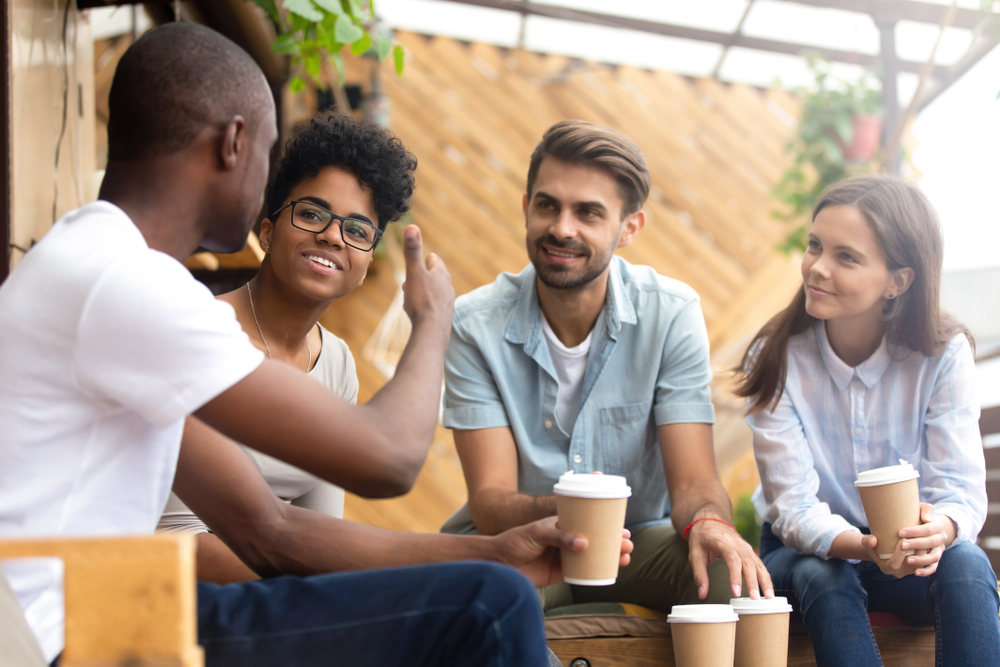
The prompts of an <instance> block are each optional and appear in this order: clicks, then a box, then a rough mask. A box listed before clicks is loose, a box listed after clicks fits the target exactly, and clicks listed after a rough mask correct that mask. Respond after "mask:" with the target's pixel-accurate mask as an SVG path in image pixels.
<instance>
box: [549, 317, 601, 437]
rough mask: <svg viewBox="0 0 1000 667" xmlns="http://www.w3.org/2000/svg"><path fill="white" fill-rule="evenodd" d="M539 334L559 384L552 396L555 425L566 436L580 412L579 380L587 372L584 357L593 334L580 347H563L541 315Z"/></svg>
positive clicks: (580, 382) (580, 384)
mask: <svg viewBox="0 0 1000 667" xmlns="http://www.w3.org/2000/svg"><path fill="white" fill-rule="evenodd" d="M542 330H543V331H544V332H545V338H546V340H548V342H549V355H550V356H551V357H552V365H553V366H555V369H556V378H557V379H558V380H559V392H558V393H557V394H556V424H557V425H558V426H559V429H560V430H561V431H562V432H563V433H565V434H567V435H569V434H570V433H572V431H573V424H575V423H576V416H577V413H578V412H579V411H580V394H581V392H582V391H583V376H584V373H586V371H587V355H589V354H590V339H591V337H592V336H593V335H594V332H593V330H591V332H590V333H589V334H587V337H586V338H585V339H584V340H583V342H582V343H580V344H579V345H577V346H576V347H566V346H565V345H563V344H562V342H561V341H560V340H559V338H558V337H557V336H556V334H555V332H554V331H552V327H551V326H549V321H548V320H546V319H545V315H544V314H542Z"/></svg>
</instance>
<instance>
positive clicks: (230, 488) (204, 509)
mask: <svg viewBox="0 0 1000 667" xmlns="http://www.w3.org/2000/svg"><path fill="white" fill-rule="evenodd" d="M174 491H175V492H176V493H177V495H178V496H179V497H180V498H181V500H183V501H184V503H185V504H187V506H188V507H189V508H191V510H192V511H193V512H195V513H196V514H197V515H198V516H199V517H200V518H201V519H202V520H203V521H204V522H205V524H206V525H208V526H209V528H210V529H211V530H212V531H213V532H214V533H215V534H216V535H217V536H218V537H219V538H220V539H221V540H222V541H223V542H224V543H225V545H226V546H228V547H229V548H230V549H231V550H232V551H233V552H234V553H235V554H236V555H237V556H238V557H239V558H240V559H241V560H242V561H243V562H245V563H246V564H247V565H248V566H249V567H250V568H251V569H252V570H253V571H254V572H255V573H256V574H258V575H260V576H273V575H277V574H298V575H309V574H316V573H321V572H335V571H343V570H361V569H369V568H378V567H394V566H402V565H413V564H418V563H436V562H446V561H454V560H467V559H477V560H493V561H497V562H500V563H504V564H506V565H509V566H511V567H516V568H517V569H519V570H521V571H522V572H523V573H524V574H525V575H527V576H528V577H529V578H530V579H531V580H532V582H533V583H535V585H536V586H545V585H548V584H550V583H555V582H558V581H560V580H561V579H562V572H561V570H560V567H559V548H565V549H570V550H572V551H580V550H582V549H584V548H586V539H585V538H582V537H579V536H576V535H573V534H571V533H567V532H565V531H560V530H558V529H557V528H556V527H555V519H554V518H551V519H548V520H546V521H541V522H535V523H532V524H529V525H527V526H522V527H520V528H518V529H516V530H512V531H508V532H506V533H504V534H503V535H499V536H496V537H486V536H460V535H441V534H425V533H402V532H395V531H388V530H382V529H379V528H374V527H372V526H366V525H362V524H357V523H352V522H350V521H344V520H342V519H335V518H332V517H328V516H325V515H323V514H319V513H317V512H312V511H310V510H305V509H302V508H298V507H294V506H292V505H287V504H286V503H283V502H281V501H280V500H279V499H278V498H277V497H276V496H275V495H274V494H273V493H272V492H271V490H270V488H268V486H267V483H266V482H265V481H264V479H263V478H262V477H261V476H260V473H259V472H258V471H257V470H256V469H255V468H254V467H253V465H252V464H251V463H250V462H249V461H248V460H247V458H246V456H245V455H243V453H242V452H241V451H240V450H239V448H238V447H237V445H236V444H235V443H233V442H232V441H230V440H228V439H226V438H224V437H222V436H221V435H220V434H219V433H217V432H215V431H214V430H212V429H211V428H209V427H207V426H206V425H205V424H203V423H201V422H200V421H198V420H197V419H195V418H188V421H187V423H186V424H185V435H184V441H183V443H182V445H181V452H180V458H179V460H178V465H177V475H176V477H175V480H174ZM631 550H632V543H631V542H630V541H628V540H627V539H623V541H622V564H623V565H624V564H627V563H628V560H629V556H628V554H629V553H630V552H631Z"/></svg>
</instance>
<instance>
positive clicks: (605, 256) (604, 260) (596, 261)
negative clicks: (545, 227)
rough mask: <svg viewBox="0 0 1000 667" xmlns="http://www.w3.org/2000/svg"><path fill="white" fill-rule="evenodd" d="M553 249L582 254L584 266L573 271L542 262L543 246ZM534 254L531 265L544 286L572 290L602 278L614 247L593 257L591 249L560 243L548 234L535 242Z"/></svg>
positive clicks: (572, 243) (568, 242)
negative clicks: (540, 258) (540, 257)
mask: <svg viewBox="0 0 1000 667" xmlns="http://www.w3.org/2000/svg"><path fill="white" fill-rule="evenodd" d="M543 244H544V245H547V246H549V247H551V248H560V249H563V250H566V251H568V252H574V253H580V254H581V256H583V257H584V266H583V267H581V268H580V269H571V268H570V267H567V266H561V265H558V264H554V265H553V264H547V263H543V262H542V261H540V260H539V259H538V258H539V256H540V255H541V254H542V253H543V252H545V251H544V250H542V245H543ZM534 246H535V251H534V253H529V254H530V255H531V263H532V264H533V265H534V266H535V273H536V274H538V279H539V280H541V281H542V284H543V285H545V286H546V287H551V288H552V289H563V290H571V289H577V288H579V287H583V286H585V285H587V284H589V283H591V282H593V281H594V280H595V279H596V278H597V277H598V276H600V275H601V274H602V273H603V272H604V269H606V268H608V264H610V263H611V257H612V256H613V255H614V247H609V248H608V249H607V251H606V252H604V253H601V254H599V255H593V254H592V253H591V252H590V249H589V248H587V247H586V246H584V245H583V244H580V243H576V242H573V241H559V240H558V239H556V237H554V236H552V235H551V234H548V235H546V236H543V237H542V238H540V239H538V240H537V241H535V244H534Z"/></svg>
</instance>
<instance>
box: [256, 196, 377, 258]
mask: <svg viewBox="0 0 1000 667" xmlns="http://www.w3.org/2000/svg"><path fill="white" fill-rule="evenodd" d="M296 204H309V205H310V206H314V207H316V208H318V209H320V210H323V211H326V212H327V213H329V214H330V222H328V223H326V226H325V227H323V229H320V230H319V231H313V230H311V229H303V228H302V227H299V226H298V225H296V224H295V205H296ZM289 207H291V209H292V215H291V216H290V217H289V220H288V221H289V222H290V223H292V227H295V229H300V230H302V231H304V232H309V233H310V234H322V233H323V232H325V231H326V230H328V229H330V225H332V224H333V221H334V220H336V221H337V226H338V227H340V239H341V240H342V241H343V242H344V243H345V244H346V245H349V246H351V247H352V248H354V249H355V250H360V251H361V252H371V251H372V250H374V249H375V246H377V245H378V242H379V241H381V240H382V230H381V229H379V228H378V227H376V226H375V225H373V224H372V223H370V222H365V221H364V220H361V219H359V218H351V217H344V216H342V215H337V214H336V213H334V212H333V211H331V210H330V209H328V208H326V207H325V206H320V205H319V204H317V203H316V202H314V201H310V200H308V199H293V200H292V201H290V202H288V203H287V204H285V205H284V206H282V207H281V208H279V209H278V210H277V211H275V212H274V213H272V214H271V215H269V216H267V217H268V218H270V219H271V221H272V222H276V221H277V219H278V216H279V215H281V212H282V211H284V210H285V209H286V208H289ZM345 220H355V221H357V222H360V223H361V224H362V225H368V226H369V227H371V228H372V229H374V230H375V240H374V241H372V247H371V248H359V247H358V246H356V245H354V244H353V243H351V242H350V241H348V240H347V237H346V236H344V221H345Z"/></svg>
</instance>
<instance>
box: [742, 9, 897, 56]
mask: <svg viewBox="0 0 1000 667" xmlns="http://www.w3.org/2000/svg"><path fill="white" fill-rule="evenodd" d="M742 32H743V34H744V35H747V36H750V37H760V38H762V39H773V40H777V41H781V42H791V43H793V44H808V45H811V46H822V47H826V48H830V49H840V50H841V51H856V52H858V53H865V54H868V55H875V54H877V53H878V52H879V34H878V28H876V27H875V22H874V21H873V20H872V17H871V16H869V15H868V14H861V13H858V12H847V11H843V10H840V9H826V8H822V7H809V6H806V5H797V4H794V3H791V2H776V1H775V0H758V1H757V2H755V3H753V5H752V6H751V7H750V13H749V14H748V15H747V20H746V21H745V22H744V23H743V31H742Z"/></svg>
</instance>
